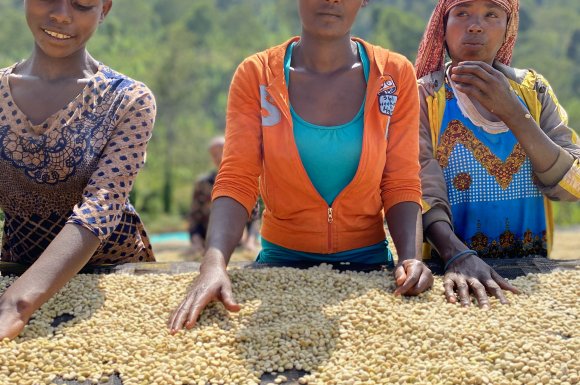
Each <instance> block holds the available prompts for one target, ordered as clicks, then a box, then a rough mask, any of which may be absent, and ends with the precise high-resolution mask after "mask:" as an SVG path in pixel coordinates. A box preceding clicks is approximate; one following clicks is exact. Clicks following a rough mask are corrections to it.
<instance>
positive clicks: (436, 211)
mask: <svg viewBox="0 0 580 385" xmlns="http://www.w3.org/2000/svg"><path fill="white" fill-rule="evenodd" d="M432 88H433V86H432V85H431V84H429V83H428V82H427V81H426V80H424V79H422V80H420V81H419V99H420V102H421V113H420V114H421V115H420V124H419V161H420V163H421V174H420V175H421V189H422V192H423V197H422V199H423V229H424V230H426V229H427V228H428V227H429V226H431V225H432V224H433V223H435V222H439V221H443V222H447V223H448V224H449V225H450V226H451V227H453V222H452V217H451V207H450V205H449V201H448V198H447V185H446V183H445V178H444V177H443V170H441V166H440V165H439V162H438V161H437V159H435V157H434V156H433V144H432V143H433V140H432V139H433V138H432V137H431V135H432V134H431V126H430V122H429V106H428V103H427V100H431V101H432V102H433V103H435V102H436V97H435V91H434V90H432Z"/></svg>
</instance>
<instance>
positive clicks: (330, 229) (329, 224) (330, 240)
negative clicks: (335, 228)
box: [328, 207, 334, 252]
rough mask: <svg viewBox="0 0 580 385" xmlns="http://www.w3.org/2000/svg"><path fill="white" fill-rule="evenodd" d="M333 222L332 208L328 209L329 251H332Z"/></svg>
mask: <svg viewBox="0 0 580 385" xmlns="http://www.w3.org/2000/svg"><path fill="white" fill-rule="evenodd" d="M332 222H334V218H333V217H332V207H329V208H328V251H329V252H331V251H332Z"/></svg>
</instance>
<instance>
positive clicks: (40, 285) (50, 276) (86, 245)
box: [2, 224, 99, 319]
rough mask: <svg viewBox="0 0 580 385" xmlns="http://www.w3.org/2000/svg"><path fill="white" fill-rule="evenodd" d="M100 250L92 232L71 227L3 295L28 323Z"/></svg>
mask: <svg viewBox="0 0 580 385" xmlns="http://www.w3.org/2000/svg"><path fill="white" fill-rule="evenodd" d="M98 246H99V239H98V238H97V237H95V236H94V235H93V234H92V233H91V232H90V231H88V230H87V229H84V228H82V227H80V226H77V225H74V224H67V225H65V226H64V228H63V229H62V230H61V231H60V233H59V234H58V235H57V236H56V237H55V238H54V240H53V241H52V242H51V243H50V244H49V245H48V247H47V248H46V250H45V251H44V252H43V253H42V255H41V256H40V257H39V258H38V260H37V261H36V262H35V263H34V264H33V265H32V266H30V268H29V269H28V270H26V272H25V273H24V274H23V275H22V276H21V277H20V278H18V279H17V280H16V281H15V282H14V284H13V285H12V286H10V287H9V288H8V290H6V292H5V293H4V294H3V296H2V297H3V300H5V301H7V302H8V304H7V305H8V306H15V307H16V308H17V309H18V311H19V312H20V313H21V314H22V316H23V318H25V319H28V318H30V316H31V315H32V313H34V311H36V310H37V309H38V308H40V307H41V306H42V305H43V304H44V303H45V302H46V301H48V300H49V299H50V298H51V297H52V296H53V295H54V294H56V293H57V292H58V291H59V290H60V289H61V288H62V287H63V286H64V285H65V284H66V283H67V282H68V281H69V280H70V279H71V278H72V277H73V276H75V274H77V273H78V272H79V271H80V270H81V269H82V268H83V266H84V265H85V264H86V263H87V262H88V261H89V259H90V258H91V256H92V255H93V254H94V252H95V250H96V249H97V247H98Z"/></svg>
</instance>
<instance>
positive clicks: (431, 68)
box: [415, 0, 520, 79]
mask: <svg viewBox="0 0 580 385" xmlns="http://www.w3.org/2000/svg"><path fill="white" fill-rule="evenodd" d="M470 1H474V0H439V3H437V6H436V7H435V10H434V11H433V14H432V15H431V19H430V20H429V24H428V25H427V29H426V30H425V33H424V34H423V40H421V44H420V45H419V53H418V54H417V61H416V62H415V69H416V71H417V78H419V79H420V78H422V77H423V76H425V75H427V74H429V73H431V72H435V71H438V70H440V69H443V66H444V60H445V29H444V26H443V20H444V18H445V15H447V13H448V12H449V11H450V10H451V8H453V7H455V6H456V5H459V4H463V3H468V2H470ZM490 1H491V2H493V3H495V4H497V5H499V6H500V7H502V8H503V9H504V10H505V11H506V12H507V14H508V24H507V30H506V38H505V42H504V43H503V45H502V46H501V48H500V49H499V51H498V52H497V55H496V57H495V59H496V60H498V61H500V62H502V63H503V64H506V65H509V64H510V62H511V60H512V53H513V50H514V46H515V44H516V38H517V35H518V24H519V16H518V12H519V8H520V4H519V0H490Z"/></svg>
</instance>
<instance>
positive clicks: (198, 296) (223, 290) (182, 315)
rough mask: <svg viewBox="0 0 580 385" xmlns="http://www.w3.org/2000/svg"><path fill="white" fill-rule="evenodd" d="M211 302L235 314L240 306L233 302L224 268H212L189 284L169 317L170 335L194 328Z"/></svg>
mask: <svg viewBox="0 0 580 385" xmlns="http://www.w3.org/2000/svg"><path fill="white" fill-rule="evenodd" d="M212 301H220V302H222V303H223V304H224V306H225V308H226V309H227V310H229V311H233V312H237V311H239V310H240V305H238V304H237V303H236V301H235V300H234V296H233V294H232V283H231V281H230V278H229V277H228V273H227V272H226V270H225V269H224V268H221V267H213V268H211V269H208V270H204V271H203V272H200V274H199V275H198V276H197V278H196V279H195V280H194V281H193V283H192V284H191V286H190V288H189V290H188V292H187V295H186V297H185V299H184V300H183V301H182V302H181V304H180V305H179V306H178V307H177V309H175V311H174V312H173V314H172V315H171V317H170V319H169V322H168V326H169V329H170V332H171V333H172V334H175V333H177V332H178V331H179V330H181V329H182V328H183V327H185V328H187V329H191V328H193V327H194V326H195V323H196V322H197V319H198V318H199V316H200V314H201V312H202V311H203V309H204V308H205V307H206V306H207V305H208V304H209V303H210V302H212Z"/></svg>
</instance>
